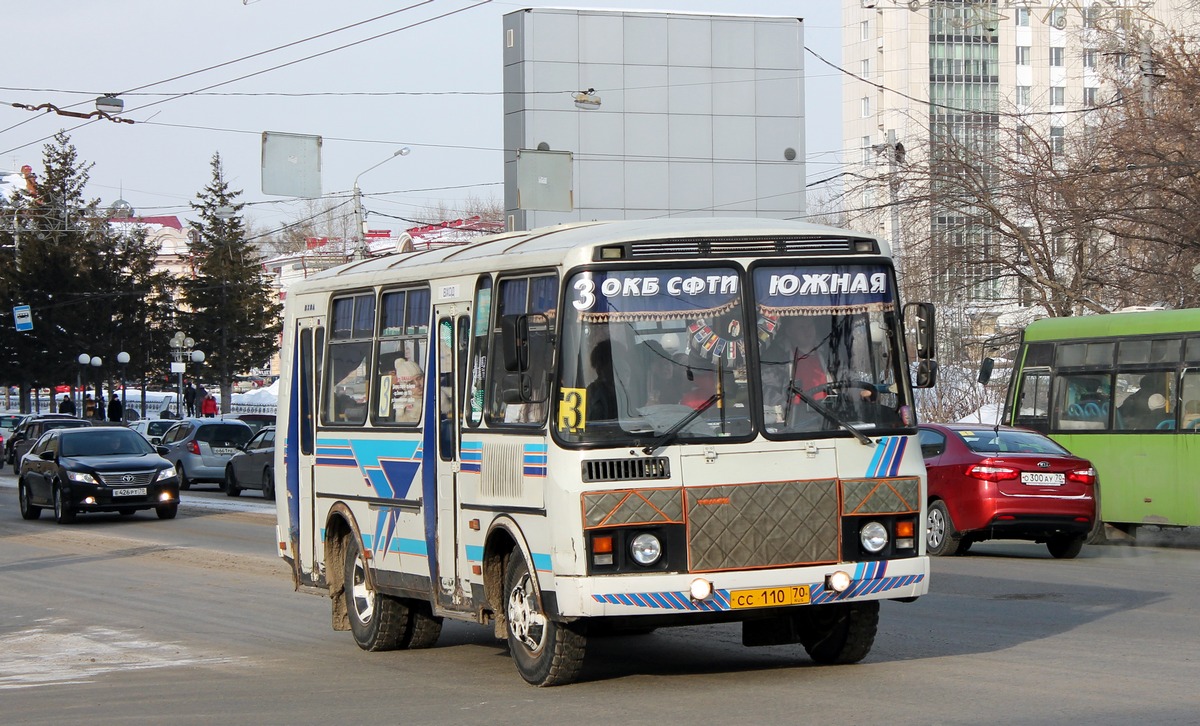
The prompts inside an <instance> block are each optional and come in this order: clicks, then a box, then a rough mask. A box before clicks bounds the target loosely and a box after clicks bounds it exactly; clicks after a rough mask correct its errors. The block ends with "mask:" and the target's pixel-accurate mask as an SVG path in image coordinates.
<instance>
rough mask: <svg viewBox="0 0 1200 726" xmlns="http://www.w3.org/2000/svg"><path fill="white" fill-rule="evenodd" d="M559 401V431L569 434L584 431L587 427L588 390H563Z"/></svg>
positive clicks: (560, 391)
mask: <svg viewBox="0 0 1200 726" xmlns="http://www.w3.org/2000/svg"><path fill="white" fill-rule="evenodd" d="M559 393H561V394H562V397H561V398H559V400H558V430H559V431H566V432H569V433H577V432H579V431H583V430H584V429H585V428H586V427H587V389H586V388H562V389H559Z"/></svg>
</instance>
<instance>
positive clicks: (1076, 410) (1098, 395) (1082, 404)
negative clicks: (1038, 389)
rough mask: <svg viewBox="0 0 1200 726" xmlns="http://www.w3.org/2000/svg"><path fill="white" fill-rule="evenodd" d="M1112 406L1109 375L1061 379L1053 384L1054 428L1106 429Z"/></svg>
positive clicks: (1057, 429) (1073, 375)
mask: <svg viewBox="0 0 1200 726" xmlns="http://www.w3.org/2000/svg"><path fill="white" fill-rule="evenodd" d="M1111 406H1112V379H1111V378H1110V376H1109V375H1108V374H1100V373H1091V374H1071V375H1060V376H1058V377H1057V378H1056V379H1055V381H1054V411H1053V419H1054V422H1053V424H1052V428H1053V429H1054V430H1055V431H1063V430H1077V429H1083V430H1101V429H1106V428H1108V419H1109V411H1110V408H1111Z"/></svg>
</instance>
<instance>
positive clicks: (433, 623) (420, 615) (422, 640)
mask: <svg viewBox="0 0 1200 726" xmlns="http://www.w3.org/2000/svg"><path fill="white" fill-rule="evenodd" d="M405 605H406V606H407V607H408V612H409V613H410V617H411V620H410V621H409V624H408V635H407V636H405V638H404V641H403V642H402V643H401V644H400V647H402V648H407V649H409V650H422V649H424V648H432V647H433V646H434V645H435V644H436V643H437V640H438V637H439V636H440V635H441V634H442V619H441V618H439V617H437V616H436V615H434V614H433V613H432V611H431V610H430V607H429V603H427V602H423V601H420V600H406V601H405Z"/></svg>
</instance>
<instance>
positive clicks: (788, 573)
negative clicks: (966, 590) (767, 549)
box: [554, 557, 929, 619]
mask: <svg viewBox="0 0 1200 726" xmlns="http://www.w3.org/2000/svg"><path fill="white" fill-rule="evenodd" d="M838 572H842V573H845V574H848V575H849V576H850V584H849V587H847V588H846V589H845V590H844V591H842V592H838V591H836V590H833V589H829V587H828V586H827V582H829V580H830V579H831V578H832V577H833V575H834V574H835V573H838ZM835 579H836V578H835ZM696 580H704V581H705V582H706V583H707V585H708V587H706V586H705V585H704V584H703V583H701V584H699V585H698V586H696V587H694V582H695V581H696ZM554 589H555V599H556V600H557V607H558V612H559V615H560V616H563V617H568V618H571V617H580V618H584V617H617V616H629V615H660V616H661V615H679V616H682V619H687V616H688V615H689V614H692V613H728V614H731V615H732V614H736V613H738V612H740V611H744V612H745V613H746V615H747V616H748V617H750V616H752V615H753V613H754V611H755V610H758V609H760V608H764V607H780V606H784V607H787V606H793V605H796V606H803V605H820V604H826V603H835V602H850V601H857V600H899V599H907V598H916V597H919V596H921V595H924V594H925V593H927V592H928V591H929V558H928V557H910V558H905V559H900V560H890V561H881V562H857V563H855V562H845V563H837V564H831V565H819V566H812V567H792V568H785V569H774V570H752V571H741V572H711V573H700V574H678V575H663V574H661V573H656V574H653V575H600V576H591V577H568V576H558V577H555V578H554ZM697 589H698V590H699V591H701V592H703V590H705V589H711V594H710V595H709V596H708V597H705V598H703V599H699V598H697V597H695V596H694V593H695V592H696V591H697Z"/></svg>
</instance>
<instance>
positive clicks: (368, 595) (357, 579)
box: [348, 555, 375, 625]
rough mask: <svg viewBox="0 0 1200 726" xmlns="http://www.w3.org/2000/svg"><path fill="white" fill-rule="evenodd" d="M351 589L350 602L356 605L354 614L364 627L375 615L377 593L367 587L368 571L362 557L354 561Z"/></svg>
mask: <svg viewBox="0 0 1200 726" xmlns="http://www.w3.org/2000/svg"><path fill="white" fill-rule="evenodd" d="M352 580H353V581H352V582H350V583H349V585H348V586H349V587H350V601H351V602H352V603H354V614H355V616H356V617H357V618H358V621H359V622H360V623H363V624H364V625H365V624H366V623H369V622H371V618H372V617H374V615H375V593H374V592H373V591H372V590H371V589H370V588H368V587H367V570H366V567H365V566H364V565H363V559H362V556H361V555H360V556H359V557H358V558H357V559H355V560H354V576H353V578H352Z"/></svg>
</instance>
